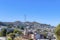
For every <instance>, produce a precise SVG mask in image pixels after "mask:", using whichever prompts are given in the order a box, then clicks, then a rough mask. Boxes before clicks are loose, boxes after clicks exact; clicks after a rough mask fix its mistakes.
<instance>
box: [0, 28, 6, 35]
mask: <svg viewBox="0 0 60 40" xmlns="http://www.w3.org/2000/svg"><path fill="white" fill-rule="evenodd" d="M1 32H2V35H3V36H6V32H7V30H6V29H5V28H3V29H2V31H1Z"/></svg>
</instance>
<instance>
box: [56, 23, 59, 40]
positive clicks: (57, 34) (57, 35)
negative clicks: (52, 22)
mask: <svg viewBox="0 0 60 40" xmlns="http://www.w3.org/2000/svg"><path fill="white" fill-rule="evenodd" d="M55 35H56V37H57V40H60V24H59V25H58V26H57V27H56V28H55Z"/></svg>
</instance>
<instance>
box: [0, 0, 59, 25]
mask: <svg viewBox="0 0 60 40" xmlns="http://www.w3.org/2000/svg"><path fill="white" fill-rule="evenodd" d="M24 15H25V16H26V21H30V22H33V21H36V22H39V23H44V24H50V25H53V26H57V25H58V24H59V23H60V0H0V21H3V22H12V21H22V22H24V21H25V16H24Z"/></svg>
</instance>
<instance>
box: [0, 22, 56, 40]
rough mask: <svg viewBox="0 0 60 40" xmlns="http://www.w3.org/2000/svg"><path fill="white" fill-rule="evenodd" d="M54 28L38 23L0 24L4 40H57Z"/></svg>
mask: <svg viewBox="0 0 60 40" xmlns="http://www.w3.org/2000/svg"><path fill="white" fill-rule="evenodd" d="M54 29H55V27H54V26H51V25H48V24H42V23H38V22H20V21H15V22H0V39H1V38H2V40H43V39H46V40H55V39H56V36H55V33H54Z"/></svg>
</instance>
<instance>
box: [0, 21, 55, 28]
mask: <svg viewBox="0 0 60 40" xmlns="http://www.w3.org/2000/svg"><path fill="white" fill-rule="evenodd" d="M8 25H11V26H12V27H13V26H15V27H16V26H24V27H26V26H28V27H30V28H44V27H48V28H50V27H51V28H53V27H54V26H51V25H48V24H42V23H38V22H21V21H15V22H0V26H8Z"/></svg>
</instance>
